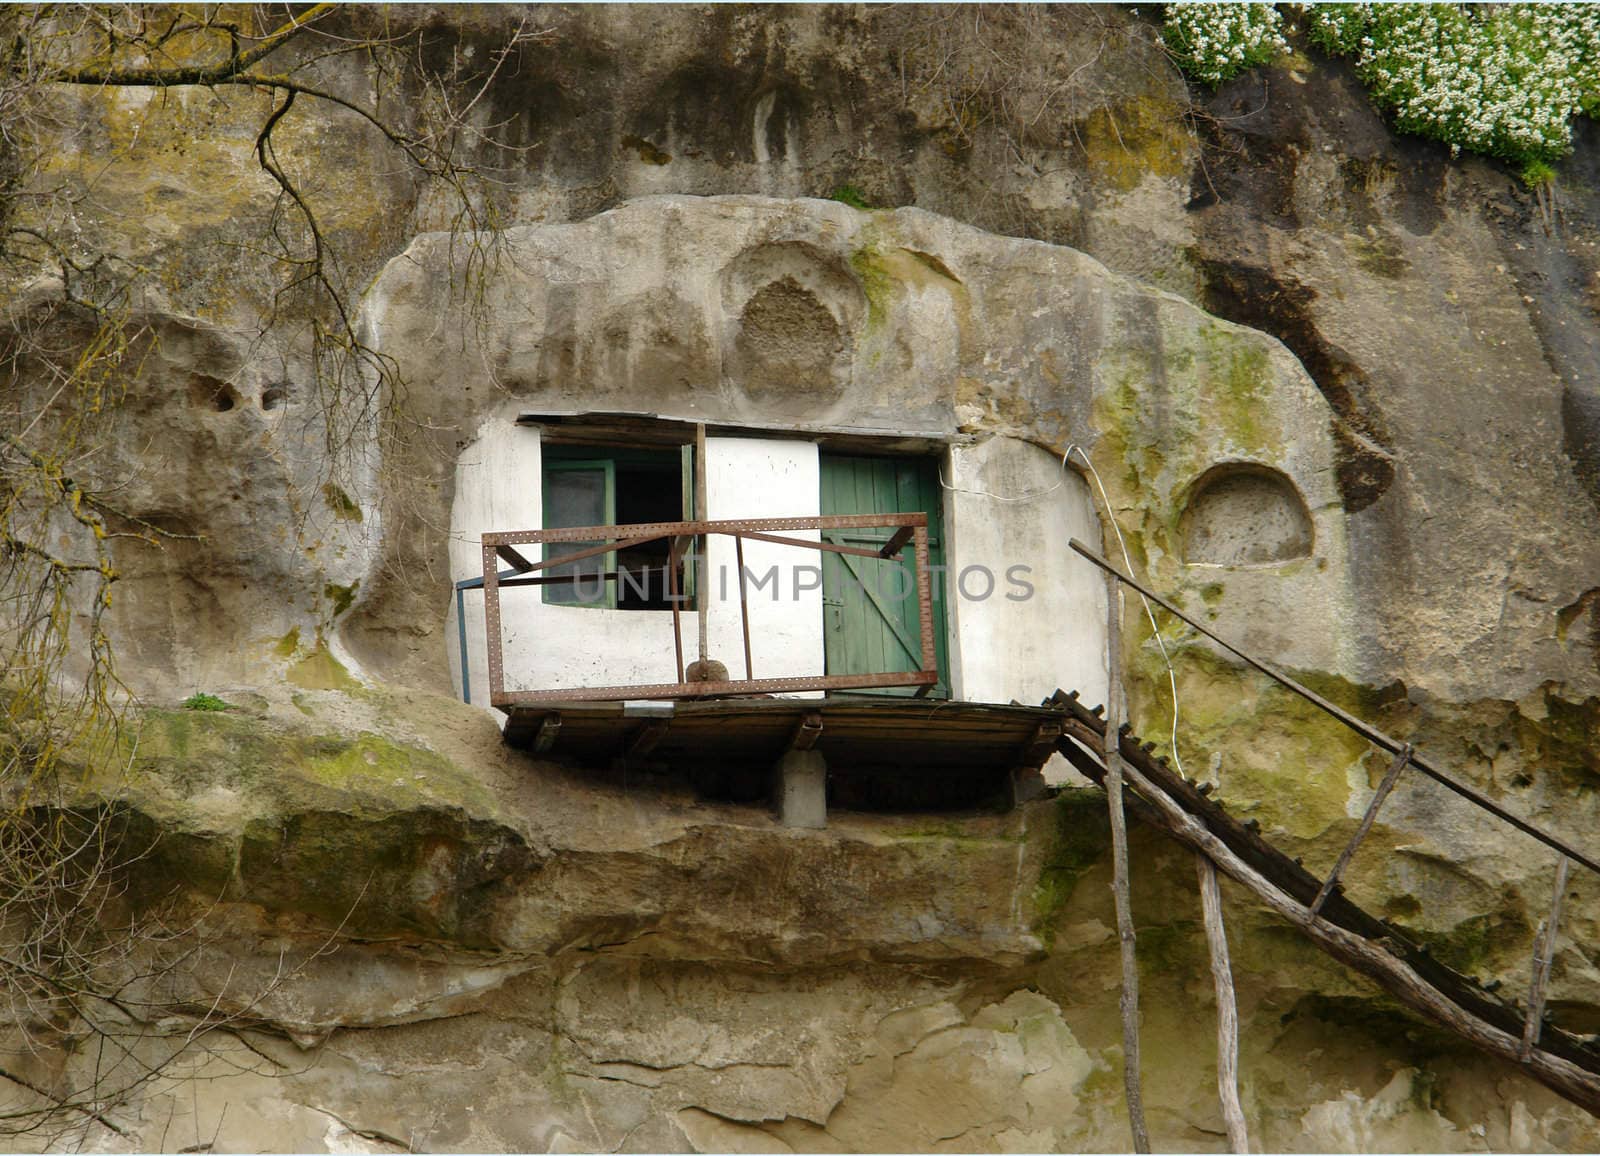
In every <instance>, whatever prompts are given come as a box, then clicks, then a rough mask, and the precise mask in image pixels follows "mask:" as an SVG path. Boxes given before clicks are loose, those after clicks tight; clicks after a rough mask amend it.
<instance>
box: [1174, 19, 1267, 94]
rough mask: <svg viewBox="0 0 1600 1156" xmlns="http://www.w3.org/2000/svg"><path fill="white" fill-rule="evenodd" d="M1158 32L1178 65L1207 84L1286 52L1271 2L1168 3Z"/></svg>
mask: <svg viewBox="0 0 1600 1156" xmlns="http://www.w3.org/2000/svg"><path fill="white" fill-rule="evenodd" d="M1161 34H1162V38H1163V39H1164V40H1165V41H1166V44H1167V48H1168V49H1169V50H1170V51H1171V52H1172V54H1173V56H1174V57H1176V58H1177V61H1178V64H1179V66H1180V67H1181V68H1182V69H1183V70H1184V71H1185V72H1187V73H1188V74H1189V75H1190V76H1192V77H1194V78H1195V79H1196V80H1199V81H1202V82H1203V83H1206V84H1210V85H1218V84H1221V83H1222V82H1223V81H1225V80H1228V79H1230V78H1231V77H1234V76H1237V75H1238V74H1239V73H1241V72H1243V71H1244V70H1245V69H1247V68H1254V67H1255V66H1256V65H1258V64H1266V63H1267V62H1268V61H1270V60H1272V59H1273V58H1274V57H1275V56H1277V55H1278V54H1279V53H1282V52H1287V51H1288V50H1289V43H1288V41H1286V40H1285V39H1284V38H1283V17H1281V16H1280V15H1279V14H1278V10H1277V9H1276V8H1274V7H1273V6H1272V5H1271V4H1227V3H1221V4H1219V3H1176V4H1168V5H1167V13H1166V21H1165V23H1164V24H1163V26H1162V29H1161Z"/></svg>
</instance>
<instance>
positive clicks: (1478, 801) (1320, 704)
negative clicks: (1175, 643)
mask: <svg viewBox="0 0 1600 1156" xmlns="http://www.w3.org/2000/svg"><path fill="white" fill-rule="evenodd" d="M488 540H489V535H487V534H486V535H484V541H488ZM1067 544H1068V545H1069V546H1071V547H1072V548H1073V550H1075V551H1077V552H1078V553H1079V554H1081V555H1083V557H1085V558H1087V559H1089V561H1091V562H1093V563H1094V564H1095V565H1096V566H1098V567H1100V568H1101V569H1102V570H1104V571H1105V572H1106V573H1107V574H1108V575H1110V576H1111V577H1113V578H1115V579H1116V580H1117V581H1118V582H1122V583H1124V584H1126V585H1128V586H1131V587H1133V589H1135V590H1137V591H1138V592H1139V593H1140V594H1143V595H1144V596H1145V597H1146V598H1148V599H1150V601H1152V602H1154V603H1155V604H1156V605H1157V606H1159V607H1161V609H1163V610H1165V611H1166V612H1167V613H1168V614H1171V615H1173V616H1174V617H1176V618H1178V619H1180V620H1182V621H1183V622H1186V623H1188V624H1189V625H1190V626H1192V627H1194V628H1195V629H1196V630H1198V631H1199V632H1200V633H1201V634H1203V635H1205V636H1206V637H1207V638H1209V639H1211V641H1212V642H1215V643H1216V644H1217V645H1218V646H1220V647H1222V648H1223V649H1224V650H1227V651H1230V652H1231V653H1233V654H1235V655H1237V656H1238V657H1239V658H1240V659H1241V660H1243V661H1244V662H1245V663H1246V665H1249V666H1252V667H1254V668H1255V669H1256V670H1259V671H1260V672H1261V673H1262V674H1264V675H1266V676H1267V677H1268V678H1270V679H1272V680H1274V681H1275V682H1277V683H1278V684H1279V685H1281V686H1283V687H1284V688H1285V689H1287V690H1291V691H1293V692H1294V693H1295V694H1297V695H1299V696H1300V697H1301V698H1303V699H1305V700H1306V701H1307V702H1309V703H1310V704H1311V705H1312V706H1314V707H1316V708H1317V709H1318V710H1321V711H1325V712H1326V713H1328V714H1330V715H1332V716H1333V717H1334V718H1336V719H1338V720H1339V721H1340V722H1342V723H1344V725H1345V726H1347V727H1349V728H1350V729H1351V730H1353V731H1355V732H1356V733H1357V734H1359V735H1360V736H1361V737H1362V738H1364V739H1366V740H1367V741H1368V742H1370V743H1372V744H1374V745H1376V746H1379V747H1382V748H1383V749H1384V750H1386V751H1388V752H1389V753H1390V754H1399V753H1400V748H1401V747H1402V746H1403V745H1404V744H1402V743H1401V742H1400V741H1399V740H1398V739H1393V738H1390V737H1389V736H1388V735H1386V734H1384V733H1383V732H1382V731H1380V730H1379V729H1378V728H1377V727H1375V726H1371V725H1370V724H1368V723H1365V722H1363V721H1362V720H1360V719H1358V718H1356V716H1355V715H1353V714H1351V713H1350V712H1349V711H1347V710H1344V709H1343V708H1341V707H1338V706H1335V705H1334V704H1333V703H1331V702H1329V701H1328V700H1327V699H1325V698H1323V697H1322V696H1321V695H1320V694H1318V693H1317V692H1316V691H1314V690H1311V689H1310V688H1309V687H1305V686H1302V685H1301V684H1300V683H1298V682H1296V681H1295V680H1294V679H1292V678H1290V677H1289V676H1288V675H1287V674H1284V673H1283V671H1281V670H1279V669H1277V668H1276V667H1274V666H1272V665H1271V664H1270V663H1266V662H1262V661H1261V660H1260V659H1259V658H1254V657H1252V656H1251V655H1249V654H1246V653H1245V652H1244V651H1243V650H1240V649H1239V648H1238V647H1237V646H1235V645H1234V644H1233V643H1231V642H1229V641H1228V640H1227V639H1225V638H1223V637H1222V636H1221V635H1219V634H1217V633H1216V632H1215V631H1213V630H1211V629H1210V628H1209V627H1208V626H1206V625H1205V624H1203V623H1200V622H1196V621H1195V620H1194V619H1193V618H1191V617H1189V616H1188V615H1187V614H1185V613H1184V612H1183V611H1182V610H1179V609H1178V608H1177V607H1176V606H1174V605H1173V604H1172V603H1170V602H1168V601H1167V600H1166V599H1165V598H1163V597H1161V595H1159V594H1157V593H1156V592H1155V591H1153V590H1150V589H1148V588H1146V587H1144V586H1141V585H1140V584H1139V583H1138V582H1136V581H1134V580H1133V579H1132V578H1130V577H1128V575H1126V574H1124V573H1123V572H1122V571H1121V570H1118V569H1117V568H1116V567H1115V566H1113V565H1112V564H1111V563H1110V562H1108V561H1106V559H1104V558H1102V557H1101V556H1100V555H1099V554H1096V553H1095V552H1094V551H1093V550H1091V549H1089V547H1087V546H1085V545H1084V544H1083V543H1082V542H1080V541H1078V540H1077V539H1076V538H1073V539H1071V540H1070V541H1069V542H1068V543H1067ZM1411 765H1412V766H1414V767H1416V768H1417V770H1419V771H1421V772H1422V773H1423V774H1425V775H1427V776H1428V777H1429V778H1430V779H1432V780H1433V781H1434V782H1436V783H1438V784H1439V785H1440V786H1442V787H1445V788H1447V789H1449V790H1452V791H1454V792H1455V793H1456V794H1458V795H1460V796H1461V797H1462V798H1463V799H1466V800H1467V801H1468V802H1470V803H1472V804H1473V805H1474V806H1477V807H1481V808H1482V809H1483V810H1485V811H1488V812H1489V813H1490V814H1491V815H1494V816H1495V817H1496V818H1498V819H1502V820H1504V821H1505V822H1507V823H1510V824H1511V825H1512V826H1513V827H1515V828H1516V829H1517V830H1519V831H1521V832H1522V833H1523V834H1525V835H1531V836H1532V837H1533V838H1535V839H1537V840H1539V842H1541V843H1543V844H1544V845H1545V846H1546V847H1549V848H1550V849H1551V850H1552V851H1559V852H1560V853H1561V854H1563V855H1565V856H1566V857H1567V858H1568V859H1571V860H1572V861H1573V862H1575V863H1581V864H1583V865H1584V866H1585V867H1587V868H1588V869H1589V870H1591V871H1593V872H1595V873H1596V874H1600V862H1596V861H1595V860H1594V859H1591V858H1589V857H1588V856H1587V855H1585V854H1584V853H1583V852H1581V851H1578V850H1576V849H1575V848H1573V847H1572V846H1570V845H1569V844H1567V843H1565V842H1563V841H1562V840H1560V839H1557V838H1556V837H1555V836H1554V835H1550V834H1547V833H1545V832H1544V831H1541V830H1540V829H1539V828H1538V827H1535V826H1534V825H1533V824H1532V823H1529V822H1528V821H1527V820H1525V819H1520V818H1518V817H1517V816H1516V815H1513V814H1512V813H1511V812H1510V811H1508V810H1506V809H1505V808H1504V807H1502V806H1500V805H1499V804H1498V803H1496V802H1495V801H1494V800H1493V799H1491V798H1489V797H1488V796H1487V795H1485V794H1484V793H1483V792H1481V791H1478V790H1475V789H1474V788H1472V787H1469V786H1468V785H1467V784H1465V783H1460V782H1457V781H1456V780H1455V779H1452V778H1451V777H1450V776H1449V775H1447V774H1445V773H1444V772H1443V771H1441V770H1439V769H1438V768H1437V767H1435V766H1433V765H1432V764H1431V763H1429V762H1428V761H1427V760H1425V759H1424V758H1422V756H1420V755H1418V754H1416V753H1413V754H1412V756H1411Z"/></svg>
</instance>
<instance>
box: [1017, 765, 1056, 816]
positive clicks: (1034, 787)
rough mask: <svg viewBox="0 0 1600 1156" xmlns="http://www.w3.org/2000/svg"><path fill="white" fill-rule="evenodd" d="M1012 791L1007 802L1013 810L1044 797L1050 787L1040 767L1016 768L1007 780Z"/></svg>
mask: <svg viewBox="0 0 1600 1156" xmlns="http://www.w3.org/2000/svg"><path fill="white" fill-rule="evenodd" d="M1007 784H1008V786H1009V787H1010V791H1009V792H1008V795H1007V801H1008V802H1009V803H1010V805H1011V807H1012V808H1013V809H1015V808H1017V807H1020V806H1021V805H1022V804H1023V803H1031V802H1033V800H1035V799H1038V798H1041V797H1043V795H1044V793H1045V792H1046V791H1048V790H1049V789H1050V788H1049V785H1048V784H1047V783H1046V782H1045V780H1044V772H1043V771H1042V770H1041V769H1040V768H1039V767H1016V768H1013V770H1012V771H1011V774H1010V775H1009V776H1008V778H1007Z"/></svg>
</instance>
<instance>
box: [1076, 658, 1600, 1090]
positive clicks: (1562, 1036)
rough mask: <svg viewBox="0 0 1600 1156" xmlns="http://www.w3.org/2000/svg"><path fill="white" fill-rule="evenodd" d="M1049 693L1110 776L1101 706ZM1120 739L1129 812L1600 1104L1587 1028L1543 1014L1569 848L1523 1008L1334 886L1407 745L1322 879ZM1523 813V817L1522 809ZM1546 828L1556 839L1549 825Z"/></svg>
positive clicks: (1450, 1023)
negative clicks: (1573, 1028)
mask: <svg viewBox="0 0 1600 1156" xmlns="http://www.w3.org/2000/svg"><path fill="white" fill-rule="evenodd" d="M1225 645H1226V644H1225ZM1230 649H1232V648H1231V647H1230ZM1269 673H1272V672H1270V671H1269ZM1046 705H1049V706H1054V707H1057V708H1060V709H1061V710H1062V711H1063V712H1064V718H1063V722H1062V733H1061V737H1060V738H1059V740H1058V741H1057V744H1056V747H1057V750H1059V751H1060V753H1061V754H1062V755H1063V756H1065V757H1066V759H1067V761H1068V762H1070V763H1071V764H1072V765H1073V766H1074V767H1076V768H1077V769H1078V770H1079V771H1080V772H1082V773H1083V774H1084V775H1086V776H1088V777H1089V778H1090V779H1091V780H1093V781H1094V782H1095V783H1096V784H1098V785H1102V786H1103V785H1104V781H1105V773H1106V769H1105V764H1104V758H1103V755H1102V752H1103V751H1105V749H1106V747H1105V741H1106V724H1105V721H1104V719H1103V718H1102V715H1103V713H1104V709H1103V708H1102V707H1094V708H1093V709H1090V708H1088V707H1085V706H1084V705H1083V704H1082V703H1080V702H1079V701H1078V695H1077V692H1075V691H1074V692H1072V693H1070V694H1069V693H1064V692H1062V691H1060V690H1057V691H1056V692H1055V694H1054V695H1053V696H1052V697H1051V698H1049V699H1047V700H1046ZM1117 749H1118V750H1119V751H1120V752H1121V755H1122V760H1123V767H1122V774H1123V776H1124V780H1125V782H1126V785H1127V786H1128V788H1130V790H1129V792H1128V793H1127V794H1125V795H1124V807H1125V810H1126V811H1127V812H1128V813H1130V814H1132V815H1134V816H1135V817H1137V818H1138V819H1140V820H1142V821H1144V822H1146V823H1149V824H1151V825H1152V826H1155V827H1158V828H1160V829H1161V830H1163V831H1165V832H1166V833H1167V834H1168V835H1171V836H1172V837H1173V838H1174V839H1176V840H1178V841H1179V842H1180V843H1183V844H1184V845H1185V846H1187V847H1189V848H1190V849H1192V850H1193V851H1194V852H1195V853H1196V854H1198V855H1201V856H1203V857H1205V858H1206V859H1207V860H1209V861H1210V862H1211V863H1212V864H1213V865H1214V866H1215V868H1216V869H1217V870H1218V871H1221V872H1222V873H1223V874H1225V875H1227V876H1228V877H1229V878H1231V879H1233V880H1234V881H1235V882H1237V883H1239V884H1240V885H1241V886H1243V887H1244V888H1246V889H1247V890H1248V891H1250V892H1251V893H1252V894H1253V895H1254V896H1255V897H1256V898H1257V899H1259V900H1260V901H1261V902H1262V903H1264V904H1266V905H1267V906H1268V907H1270V908H1272V909H1273V910H1274V911H1276V912H1278V913H1279V914H1280V915H1282V916H1283V917H1284V918H1286V919H1288V920H1289V921H1290V922H1291V923H1293V924H1294V925H1295V926H1296V927H1297V928H1298V929H1299V930H1300V931H1301V932H1302V933H1303V934H1304V935H1305V936H1306V937H1307V938H1309V939H1310V940H1311V941H1312V942H1313V943H1315V944H1316V945H1317V946H1318V947H1320V948H1321V949H1322V950H1323V951H1325V952H1327V953H1328V954H1329V955H1331V956H1333V957H1334V958H1335V959H1337V960H1339V961H1340V962H1341V963H1344V964H1345V965H1347V966H1349V967H1352V968H1354V969H1355V970H1356V971H1359V972H1361V973H1362V974H1363V975H1366V976H1367V977H1369V978H1370V979H1372V980H1374V981H1375V982H1376V983H1377V984H1378V985H1379V986H1381V987H1382V988H1383V989H1384V990H1385V991H1387V992H1389V994H1391V995H1392V996H1394V997H1395V998H1396V999H1398V1000H1399V1001H1400V1002H1401V1003H1403V1004H1405V1005H1406V1006H1407V1007H1409V1008H1411V1009H1412V1010H1413V1011H1416V1012H1418V1013H1419V1014H1421V1015H1423V1016H1425V1017H1427V1018H1428V1019H1430V1020H1432V1021H1433V1022H1434V1023H1436V1024H1439V1025H1440V1026H1441V1027H1444V1028H1446V1029H1448V1030H1449V1031H1451V1032H1453V1033H1455V1034H1456V1035H1458V1036H1460V1037H1461V1038H1462V1039H1464V1040H1466V1041H1467V1042H1468V1043H1470V1044H1472V1045H1473V1046H1474V1047H1477V1048H1479V1049H1481V1050H1482V1051H1485V1052H1488V1053H1489V1054H1491V1055H1494V1056H1498V1057H1500V1058H1501V1059H1504V1060H1507V1061H1509V1062H1511V1063H1513V1064H1516V1065H1517V1066H1518V1067H1520V1068H1521V1069H1522V1070H1523V1071H1524V1072H1526V1073H1527V1074H1528V1075H1529V1076H1531V1077H1532V1078H1534V1079H1536V1080H1538V1081H1539V1082H1540V1083H1542V1084H1544V1085H1545V1086H1546V1087H1548V1088H1550V1089H1551V1090H1552V1091H1555V1092H1556V1093H1558V1094H1559V1095H1561V1096H1564V1097H1565V1098H1567V1099H1568V1100H1571V1101H1572V1102H1573V1103H1575V1104H1577V1105H1579V1106H1580V1107H1582V1108H1584V1109H1586V1110H1587V1111H1589V1112H1591V1113H1593V1114H1595V1115H1597V1116H1600V1048H1597V1047H1596V1046H1595V1044H1594V1043H1593V1042H1592V1041H1591V1040H1590V1039H1589V1038H1587V1037H1584V1036H1580V1035H1577V1034H1574V1033H1572V1032H1568V1031H1566V1030H1564V1029H1562V1028H1561V1027H1559V1026H1557V1025H1555V1024H1553V1023H1546V1022H1545V1013H1544V989H1545V984H1546V981H1547V979H1548V976H1549V971H1550V960H1551V957H1552V955H1553V953H1554V946H1555V939H1556V929H1557V926H1558V924H1559V922H1560V914H1561V912H1560V909H1561V896H1562V892H1563V891H1564V890H1565V886H1566V876H1567V865H1568V857H1567V856H1565V855H1563V857H1562V858H1561V859H1560V860H1559V864H1558V867H1557V871H1556V888H1555V898H1554V900H1553V902H1552V910H1551V913H1550V918H1549V919H1548V920H1547V921H1546V922H1545V924H1544V925H1543V927H1542V928H1541V930H1540V933H1539V935H1538V936H1537V942H1536V944H1535V947H1534V959H1533V982H1532V985H1531V988H1530V991H1529V999H1528V1003H1527V1006H1526V1007H1525V1008H1521V1009H1519V1008H1518V1007H1517V1006H1515V1005H1514V1004H1512V1003H1510V1002H1508V1001H1507V1000H1505V999H1502V998H1501V997H1499V996H1498V995H1496V994H1495V993H1494V992H1492V991H1489V990H1487V989H1486V988H1484V987H1483V986H1482V985H1481V984H1480V983H1479V982H1478V980H1477V979H1475V978H1473V977H1471V976H1467V975H1463V974H1461V973H1460V972H1457V971H1455V970H1453V969H1452V968H1450V967H1447V966H1446V965H1445V964H1443V963H1441V962H1440V961H1439V960H1437V959H1435V958H1434V957H1433V956H1431V955H1430V954H1429V953H1428V949H1427V947H1426V945H1424V944H1422V943H1420V942H1419V941H1417V940H1416V939H1415V938H1413V937H1412V936H1410V935H1408V934H1407V933H1406V932H1405V931H1403V930H1401V929H1400V928H1398V927H1396V926H1395V925H1394V924H1392V923H1389V922H1387V921H1386V920H1382V919H1377V918H1374V917H1373V916H1372V915H1370V914H1368V913H1367V912H1366V911H1364V910H1362V909H1361V908H1360V907H1358V906H1357V905H1356V904H1355V903H1353V902H1352V901H1351V900H1350V899H1349V898H1348V897H1346V896H1345V895H1344V894H1343V892H1342V890H1341V888H1340V886H1339V876H1340V874H1341V873H1342V872H1343V871H1344V869H1345V868H1346V867H1347V866H1348V865H1349V862H1350V859H1351V857H1352V856H1353V855H1354V854H1355V851H1356V849H1357V847H1358V846H1359V844H1360V842H1361V840H1362V839H1363V838H1364V837H1365V836H1366V834H1367V832H1368V831H1369V830H1371V827H1372V824H1373V821H1374V820H1375V819H1376V817H1377V813H1378V808H1379V807H1381V806H1382V804H1383V801H1384V799H1385V798H1386V797H1387V796H1388V794H1389V790H1390V789H1391V788H1392V787H1393V786H1394V784H1395V782H1396V781H1397V779H1398V777H1399V775H1400V772H1401V771H1402V770H1403V769H1405V767H1406V766H1407V765H1411V764H1413V762H1414V755H1413V753H1412V751H1411V748H1410V746H1409V745H1404V746H1402V747H1401V748H1400V749H1399V751H1398V752H1396V757H1395V760H1394V762H1393V763H1392V764H1391V766H1390V768H1389V771H1388V773H1387V774H1385V776H1384V779H1383V782H1382V783H1381V784H1380V786H1379V788H1378V790H1377V792H1376V793H1375V794H1374V796H1373V799H1372V801H1371V803H1370V804H1369V806H1368V808H1367V813H1366V815H1365V816H1364V817H1363V819H1362V822H1361V824H1360V826H1359V827H1358V828H1357V830H1356V832H1355V834H1354V836H1353V837H1352V838H1351V840H1350V842H1349V844H1348V845H1347V846H1346V847H1345V849H1344V852H1343V853H1342V854H1341V855H1340V856H1339V858H1338V860H1337V861H1336V863H1335V865H1334V868H1333V870H1332V871H1331V872H1330V873H1329V875H1328V877H1327V878H1326V879H1318V878H1317V877H1316V876H1314V875H1312V874H1311V873H1310V872H1309V871H1307V870H1306V869H1305V868H1304V867H1302V866H1301V864H1300V862H1299V861H1298V860H1295V859H1291V858H1290V857H1289V856H1287V855H1285V854H1284V853H1283V852H1281V851H1279V850H1278V849H1277V848H1275V847H1273V846H1272V845H1271V844H1270V843H1268V842H1267V841H1266V840H1265V839H1263V838H1262V837H1261V835H1260V831H1259V824H1257V823H1255V821H1254V820H1250V821H1247V822H1243V823H1241V822H1239V821H1238V820H1237V819H1235V818H1234V817H1233V816H1231V815H1229V814H1228V813H1227V811H1226V810H1225V809H1224V806H1223V803H1222V801H1221V800H1219V799H1214V798H1212V797H1211V796H1210V793H1209V792H1210V786H1209V784H1197V783H1193V782H1191V781H1189V780H1187V779H1185V778H1184V777H1183V776H1182V775H1180V774H1179V773H1177V772H1176V771H1174V770H1173V769H1172V768H1171V767H1170V766H1169V764H1168V762H1167V760H1166V759H1165V758H1156V757H1153V751H1154V744H1151V743H1146V744H1143V745H1141V744H1140V742H1139V740H1138V739H1137V738H1135V737H1134V736H1133V735H1132V734H1131V733H1130V728H1129V727H1128V726H1126V725H1125V726H1123V727H1121V728H1120V730H1119V736H1118V744H1117ZM1430 777H1432V776H1430ZM1496 810H1498V808H1496ZM1516 825H1517V826H1518V827H1519V828H1522V829H1524V830H1526V829H1527V825H1526V824H1525V823H1523V822H1522V821H1520V820H1517V821H1516ZM1539 835H1541V836H1543V832H1539ZM1543 838H1544V839H1545V841H1551V842H1554V840H1552V839H1550V837H1549V836H1543ZM1573 854H1574V855H1577V854H1578V853H1577V852H1575V851H1574V852H1573ZM1579 861H1580V862H1583V863H1587V862H1588V859H1587V857H1582V856H1579Z"/></svg>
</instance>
